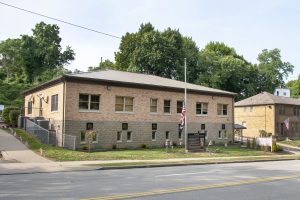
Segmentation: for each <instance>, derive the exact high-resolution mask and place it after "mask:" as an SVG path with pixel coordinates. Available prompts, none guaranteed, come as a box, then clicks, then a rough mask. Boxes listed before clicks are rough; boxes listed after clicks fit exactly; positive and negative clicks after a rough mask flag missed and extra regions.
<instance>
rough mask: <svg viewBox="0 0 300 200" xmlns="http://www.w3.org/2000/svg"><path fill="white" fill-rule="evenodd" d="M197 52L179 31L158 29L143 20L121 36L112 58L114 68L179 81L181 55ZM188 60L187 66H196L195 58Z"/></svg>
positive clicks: (195, 53) (193, 44)
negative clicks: (116, 50) (113, 58)
mask: <svg viewBox="0 0 300 200" xmlns="http://www.w3.org/2000/svg"><path fill="white" fill-rule="evenodd" d="M197 54H198V48H197V46H196V44H195V42H193V41H192V39H191V38H187V37H183V36H182V35H181V34H180V32H179V30H176V29H171V28H167V29H166V30H164V31H162V32H160V31H158V30H155V28H154V27H153V26H152V24H150V23H147V24H142V25H141V26H140V29H139V31H138V32H136V33H126V35H125V36H123V37H122V40H121V43H120V46H119V51H118V52H117V53H115V60H116V68H117V69H121V70H126V71H134V72H140V73H145V74H153V75H157V76H162V77H166V78H172V79H179V80H183V65H184V58H185V57H188V56H189V57H190V58H191V57H193V55H197ZM189 62H190V63H189V69H194V68H196V67H197V65H196V64H197V62H196V61H195V59H194V60H192V59H191V61H189ZM191 71H192V70H191ZM190 81H191V82H193V80H190Z"/></svg>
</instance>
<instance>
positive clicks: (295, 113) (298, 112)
mask: <svg viewBox="0 0 300 200" xmlns="http://www.w3.org/2000/svg"><path fill="white" fill-rule="evenodd" d="M293 110H294V115H295V116H299V114H300V109H299V107H298V106H295V107H294V109H293Z"/></svg>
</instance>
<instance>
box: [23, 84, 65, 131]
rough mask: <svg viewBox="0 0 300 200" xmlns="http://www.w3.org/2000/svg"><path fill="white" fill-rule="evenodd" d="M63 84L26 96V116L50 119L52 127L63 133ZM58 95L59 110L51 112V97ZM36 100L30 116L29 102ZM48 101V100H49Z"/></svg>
mask: <svg viewBox="0 0 300 200" xmlns="http://www.w3.org/2000/svg"><path fill="white" fill-rule="evenodd" d="M63 89H64V88H63V83H59V84H57V85H54V86H51V87H49V88H46V89H43V90H40V91H37V92H34V93H31V94H28V95H26V96H25V104H24V105H25V116H26V117H44V118H45V119H50V127H51V125H52V127H53V128H54V129H55V130H57V131H58V132H61V131H62V126H63V124H62V121H63ZM56 94H58V110H57V111H53V112H51V96H52V95H56ZM40 95H42V96H43V97H44V100H43V101H42V116H40V113H39V111H40V97H39V96H40ZM30 99H31V100H32V99H34V101H33V105H32V114H28V101H29V100H30ZM47 99H48V100H47Z"/></svg>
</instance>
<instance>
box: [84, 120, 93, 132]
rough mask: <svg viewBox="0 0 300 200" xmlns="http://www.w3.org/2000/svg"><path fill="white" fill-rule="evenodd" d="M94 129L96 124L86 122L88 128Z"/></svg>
mask: <svg viewBox="0 0 300 200" xmlns="http://www.w3.org/2000/svg"><path fill="white" fill-rule="evenodd" d="M93 129H94V124H93V123H91V122H88V123H86V130H88V131H89V130H93Z"/></svg>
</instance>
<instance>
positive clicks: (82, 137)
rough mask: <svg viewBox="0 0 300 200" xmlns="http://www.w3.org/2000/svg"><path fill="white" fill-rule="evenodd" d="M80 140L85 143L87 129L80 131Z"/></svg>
mask: <svg viewBox="0 0 300 200" xmlns="http://www.w3.org/2000/svg"><path fill="white" fill-rule="evenodd" d="M80 142H81V143H85V142H86V140H85V131H81V132H80Z"/></svg>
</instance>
